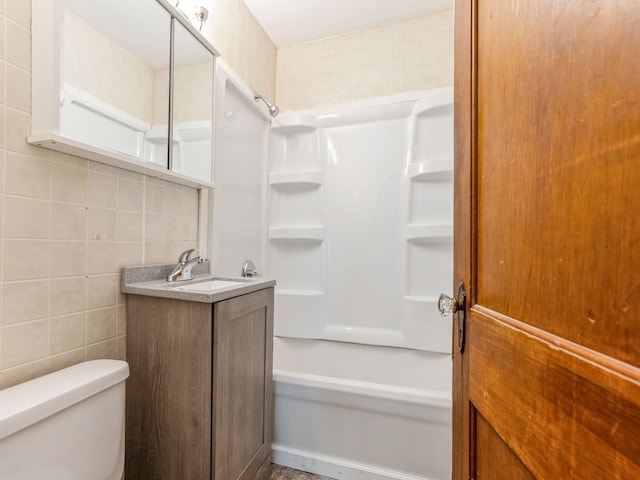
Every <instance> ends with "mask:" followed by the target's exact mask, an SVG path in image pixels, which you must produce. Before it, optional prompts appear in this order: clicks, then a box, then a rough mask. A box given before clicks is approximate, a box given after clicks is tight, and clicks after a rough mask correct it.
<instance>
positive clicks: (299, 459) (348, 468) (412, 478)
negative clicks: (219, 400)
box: [272, 443, 436, 480]
mask: <svg viewBox="0 0 640 480" xmlns="http://www.w3.org/2000/svg"><path fill="white" fill-rule="evenodd" d="M272 450H273V463H275V464H276V465H282V466H283V467H290V468H295V469H296V470H302V471H305V472H309V473H315V474H316V475H323V476H325V477H329V478H333V479H336V480H436V479H429V478H427V477H421V476H418V475H411V474H407V473H404V472H398V471H395V470H387V469H384V468H380V467H376V466H374V465H366V464H363V463H356V462H352V461H349V460H344V459H342V458H336V457H328V456H325V455H318V454H316V453H313V452H308V451H305V450H298V449H296V448H290V447H285V446H282V445H278V444H275V443H274V444H273V445H272Z"/></svg>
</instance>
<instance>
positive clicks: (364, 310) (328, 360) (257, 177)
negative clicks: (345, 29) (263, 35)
mask: <svg viewBox="0 0 640 480" xmlns="http://www.w3.org/2000/svg"><path fill="white" fill-rule="evenodd" d="M216 76H217V82H218V83H217V89H216V95H217V101H216V105H218V112H217V115H216V149H217V151H216V177H215V178H216V186H217V188H216V191H215V193H214V196H213V206H212V208H213V210H212V211H213V212H214V221H213V223H214V227H213V232H212V248H211V250H210V251H211V252H212V262H213V265H214V268H215V269H216V270H218V271H220V273H221V274H227V273H228V274H236V275H237V273H238V268H239V267H240V265H241V264H242V262H243V261H244V260H245V259H246V258H252V259H253V260H254V262H255V263H256V265H258V267H259V268H262V269H264V270H265V272H266V274H268V276H269V277H273V278H275V279H276V280H277V287H276V305H275V335H276V338H275V339H274V379H275V434H274V435H275V438H274V444H273V449H274V461H275V463H278V464H282V465H286V466H291V467H294V468H299V469H303V470H306V471H311V472H314V473H319V474H323V475H327V476H329V477H333V478H340V479H342V478H344V479H352V478H358V479H362V478H366V479H380V480H382V479H422V480H425V479H429V480H444V479H448V478H449V477H450V471H451V358H450V355H451V324H450V322H448V321H446V320H443V319H442V318H441V317H440V316H439V314H438V312H437V308H436V299H437V295H438V294H439V293H440V292H441V291H448V290H450V289H451V285H452V277H451V273H452V263H453V261H452V234H453V233H452V232H453V228H452V218H453V186H452V169H453V118H452V117H453V113H452V95H453V94H452V90H451V89H449V88H446V89H437V90H430V91H423V92H417V93H412V94H401V95H395V96H391V97H385V98H376V99H372V100H368V101H365V102H358V103H357V104H353V105H347V106H340V107H337V108H333V109H331V110H327V109H323V110H318V111H305V112H295V113H288V114H280V116H278V117H276V118H275V119H273V120H272V121H271V123H269V122H270V117H269V115H268V113H267V112H266V107H265V105H260V104H256V103H255V101H254V98H253V93H252V92H251V91H250V90H249V89H248V88H246V86H244V85H243V84H242V83H241V82H240V81H239V80H238V78H237V77H235V76H234V74H232V73H231V72H230V71H229V69H228V68H226V67H225V66H224V65H223V64H222V62H220V64H219V70H218V72H217V75H216ZM269 125H270V131H269V130H268V129H269ZM266 132H268V135H267V133H266ZM251 139H253V140H254V141H252V140H251ZM256 145H259V146H260V148H256ZM267 145H268V148H267V147H266V146H267ZM258 150H260V151H258ZM247 162H249V164H250V165H252V166H251V167H250V168H248V167H247V165H248V163H247ZM234 165H235V167H234ZM230 208H231V209H232V210H233V215H229V214H227V215H225V214H224V213H223V212H224V211H226V210H228V209H230ZM222 246H225V248H222ZM221 252H223V253H224V256H223V255H221ZM245 257H246V258H245Z"/></svg>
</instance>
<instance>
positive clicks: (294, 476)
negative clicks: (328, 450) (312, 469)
mask: <svg viewBox="0 0 640 480" xmlns="http://www.w3.org/2000/svg"><path fill="white" fill-rule="evenodd" d="M271 480H328V478H327V477H322V476H320V475H313V474H312V473H307V472H301V471H300V470H294V469H293V468H288V467H281V466H280V465H272V466H271Z"/></svg>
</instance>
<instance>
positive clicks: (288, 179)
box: [269, 172, 322, 190]
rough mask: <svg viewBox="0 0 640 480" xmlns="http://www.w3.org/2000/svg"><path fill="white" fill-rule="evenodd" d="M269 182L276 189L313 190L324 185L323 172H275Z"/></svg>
mask: <svg viewBox="0 0 640 480" xmlns="http://www.w3.org/2000/svg"><path fill="white" fill-rule="evenodd" d="M269 184H270V185H271V186H272V187H273V188H275V189H276V190H312V189H314V188H318V187H319V186H320V185H322V172H274V173H270V174H269Z"/></svg>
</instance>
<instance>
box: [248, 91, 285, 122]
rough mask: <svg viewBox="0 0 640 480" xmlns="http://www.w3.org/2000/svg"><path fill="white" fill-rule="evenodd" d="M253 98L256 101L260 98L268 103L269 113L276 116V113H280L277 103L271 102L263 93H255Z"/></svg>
mask: <svg viewBox="0 0 640 480" xmlns="http://www.w3.org/2000/svg"><path fill="white" fill-rule="evenodd" d="M253 99H254V100H255V101H256V102H257V101H258V100H262V101H263V102H264V103H265V104H266V105H267V107H269V115H271V116H272V117H275V116H276V115H278V114H279V113H280V109H279V108H278V107H277V106H276V105H274V104H273V103H271V102H270V101H269V100H267V99H266V98H264V97H263V96H262V95H258V94H257V93H255V94H254V96H253Z"/></svg>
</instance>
